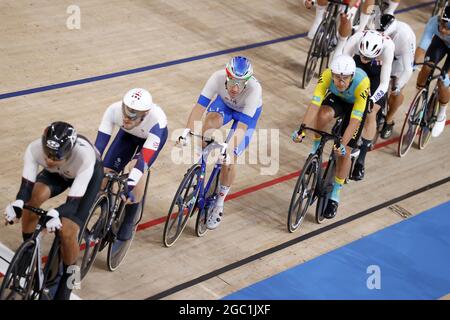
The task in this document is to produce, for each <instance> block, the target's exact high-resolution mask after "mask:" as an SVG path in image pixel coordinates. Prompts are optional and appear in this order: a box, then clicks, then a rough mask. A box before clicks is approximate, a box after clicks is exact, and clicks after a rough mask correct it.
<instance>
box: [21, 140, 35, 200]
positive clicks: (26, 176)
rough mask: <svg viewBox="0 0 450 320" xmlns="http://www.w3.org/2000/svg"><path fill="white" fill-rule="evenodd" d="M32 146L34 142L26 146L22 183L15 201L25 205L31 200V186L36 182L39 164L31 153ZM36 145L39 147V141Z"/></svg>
mask: <svg viewBox="0 0 450 320" xmlns="http://www.w3.org/2000/svg"><path fill="white" fill-rule="evenodd" d="M39 140H40V139H39ZM33 144H36V141H34V142H32V143H31V144H30V145H28V147H27V150H26V151H25V156H24V166H23V172H22V182H21V184H20V189H19V192H18V193H17V196H16V199H17V200H19V199H20V200H23V202H25V203H26V202H27V201H28V200H30V198H31V192H32V191H33V186H34V183H35V182H36V176H37V172H38V168H39V164H38V162H37V161H36V159H35V157H34V155H33V152H32V148H33ZM38 144H39V147H40V141H39V142H38Z"/></svg>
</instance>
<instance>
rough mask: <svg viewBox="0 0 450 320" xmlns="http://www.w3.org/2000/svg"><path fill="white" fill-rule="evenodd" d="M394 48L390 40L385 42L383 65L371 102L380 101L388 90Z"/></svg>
mask: <svg viewBox="0 0 450 320" xmlns="http://www.w3.org/2000/svg"><path fill="white" fill-rule="evenodd" d="M394 50H395V46H394V43H393V42H392V40H390V41H386V47H385V48H384V50H383V57H382V59H383V65H382V67H381V74H380V84H379V85H378V88H377V89H376V90H375V92H374V93H373V94H372V97H371V98H372V100H373V102H377V101H378V100H380V99H381V98H382V97H383V96H384V95H385V94H386V92H387V91H388V89H389V82H390V80H391V70H392V62H393V61H394Z"/></svg>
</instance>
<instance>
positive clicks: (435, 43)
mask: <svg viewBox="0 0 450 320" xmlns="http://www.w3.org/2000/svg"><path fill="white" fill-rule="evenodd" d="M449 53H450V48H448V47H447V45H446V44H445V42H444V41H442V39H441V38H439V37H438V36H436V35H435V36H434V37H433V40H431V44H430V46H429V47H428V49H427V52H426V53H425V61H431V62H434V63H435V64H438V63H439V62H441V60H442V59H443V58H444V56H445V55H447V58H446V59H445V63H444V67H443V68H442V71H443V72H444V73H447V72H448V68H449V67H450V55H449Z"/></svg>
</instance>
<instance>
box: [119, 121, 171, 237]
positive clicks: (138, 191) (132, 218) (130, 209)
mask: <svg viewBox="0 0 450 320" xmlns="http://www.w3.org/2000/svg"><path fill="white" fill-rule="evenodd" d="M158 135H159V136H160V137H161V138H160V139H161V140H160V143H159V146H158V149H157V150H156V151H155V154H154V155H153V157H152V158H151V159H150V162H149V163H147V164H145V161H144V160H143V159H141V152H139V153H137V154H136V155H135V157H134V159H133V160H132V161H130V162H129V163H128V165H127V168H126V171H127V172H130V171H131V170H132V169H133V168H135V167H137V168H138V169H139V170H142V171H143V172H144V174H143V175H142V176H141V178H140V179H139V182H138V183H137V184H136V186H135V187H134V189H133V193H134V195H135V197H136V198H135V202H134V203H130V204H127V205H126V207H125V217H124V220H123V222H122V225H121V226H120V229H119V231H118V233H117V239H119V240H121V241H127V240H130V239H131V237H132V236H133V231H134V227H135V222H136V218H137V215H138V213H139V204H140V202H141V201H142V198H143V196H144V191H145V182H146V181H147V175H149V174H150V168H151V166H152V165H153V163H154V162H155V160H156V158H157V157H158V155H159V153H160V151H161V150H162V148H163V147H164V145H165V143H166V141H167V136H168V130H167V128H164V129H162V133H161V134H158ZM144 147H145V144H144ZM146 168H148V169H146Z"/></svg>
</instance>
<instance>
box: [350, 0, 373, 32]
mask: <svg viewBox="0 0 450 320" xmlns="http://www.w3.org/2000/svg"><path fill="white" fill-rule="evenodd" d="M374 3H375V0H365V1H364V3H362V4H361V6H362V7H361V14H360V16H359V26H358V29H356V31H355V32H362V31H364V29H365V28H366V26H367V23H369V20H370V17H371V14H372V10H373V5H374Z"/></svg>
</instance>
